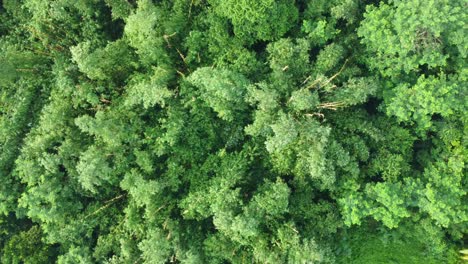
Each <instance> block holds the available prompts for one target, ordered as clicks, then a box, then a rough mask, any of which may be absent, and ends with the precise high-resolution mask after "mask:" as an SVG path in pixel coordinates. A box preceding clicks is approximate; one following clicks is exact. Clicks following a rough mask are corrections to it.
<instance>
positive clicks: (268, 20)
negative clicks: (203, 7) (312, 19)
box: [209, 0, 298, 40]
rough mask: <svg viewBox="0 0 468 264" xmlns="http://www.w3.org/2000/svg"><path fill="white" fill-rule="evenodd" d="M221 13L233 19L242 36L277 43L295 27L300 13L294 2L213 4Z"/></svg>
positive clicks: (214, 0)
mask: <svg viewBox="0 0 468 264" xmlns="http://www.w3.org/2000/svg"><path fill="white" fill-rule="evenodd" d="M209 2H210V4H211V5H213V6H214V8H215V10H216V12H217V13H219V14H220V15H221V16H223V17H226V18H228V19H230V21H231V22H232V24H233V26H234V33H235V34H236V35H237V36H239V37H246V38H253V39H258V40H275V39H278V38H280V37H281V36H283V35H284V34H285V33H286V32H287V31H288V30H289V29H290V28H291V27H293V25H294V24H295V22H296V20H297V17H298V11H297V8H296V7H295V6H294V4H293V2H292V1H284V0H280V1H272V0H261V1H253V0H244V1H234V0H228V1H219V0H211V1H209Z"/></svg>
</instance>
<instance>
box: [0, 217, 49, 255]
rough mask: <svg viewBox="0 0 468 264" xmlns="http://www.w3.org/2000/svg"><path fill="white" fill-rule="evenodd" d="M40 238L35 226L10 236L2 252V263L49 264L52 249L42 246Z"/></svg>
mask: <svg viewBox="0 0 468 264" xmlns="http://www.w3.org/2000/svg"><path fill="white" fill-rule="evenodd" d="M41 237H42V232H41V230H40V228H39V227H37V226H33V227H31V229H29V230H27V231H22V232H20V233H18V234H17V235H14V236H12V237H11V238H10V239H9V240H8V242H7V243H6V244H5V246H4V248H3V250H2V252H3V256H2V257H1V260H2V263H11V264H15V263H25V264H26V263H31V264H32V263H50V261H52V254H53V249H52V247H50V246H49V245H47V244H44V243H43V242H42V241H41Z"/></svg>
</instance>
